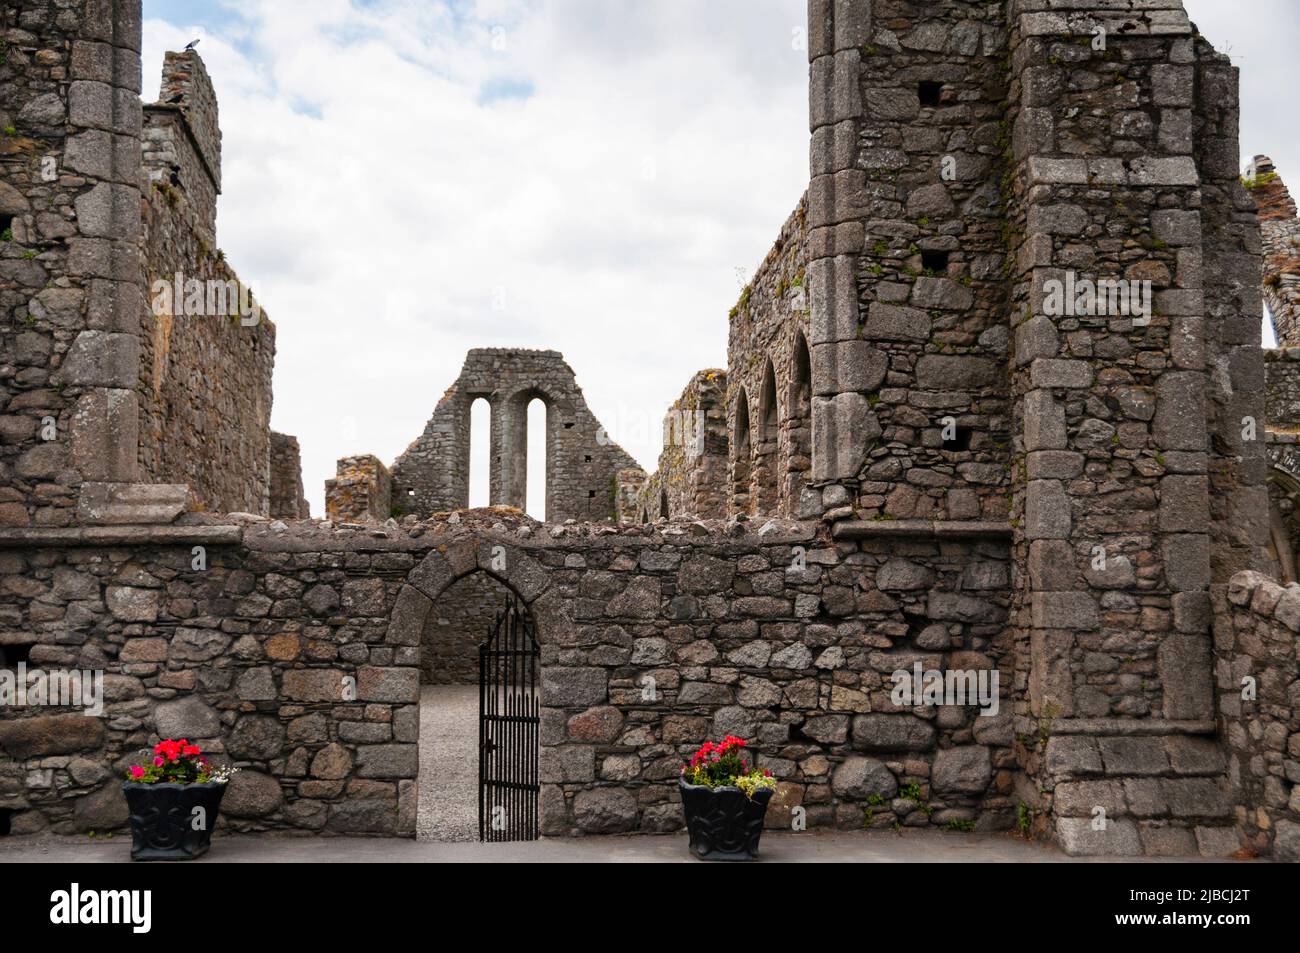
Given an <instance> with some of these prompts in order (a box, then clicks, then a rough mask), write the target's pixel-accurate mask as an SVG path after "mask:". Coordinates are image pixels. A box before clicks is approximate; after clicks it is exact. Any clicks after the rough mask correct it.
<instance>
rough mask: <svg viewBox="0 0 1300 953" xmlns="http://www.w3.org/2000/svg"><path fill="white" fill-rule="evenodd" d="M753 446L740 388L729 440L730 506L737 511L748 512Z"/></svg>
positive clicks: (746, 407) (747, 402) (747, 400)
mask: <svg viewBox="0 0 1300 953" xmlns="http://www.w3.org/2000/svg"><path fill="white" fill-rule="evenodd" d="M752 456H753V447H752V446H751V443H750V438H749V398H748V397H747V396H746V395H745V389H744V388H743V387H742V388H741V389H740V396H739V397H738V398H737V399H736V423H735V436H734V438H733V439H732V441H731V484H732V491H731V492H732V508H733V509H734V510H735V511H736V512H737V513H748V512H750V505H749V504H750V485H749V477H750V473H751V472H752V467H753V460H752V459H751V457H752Z"/></svg>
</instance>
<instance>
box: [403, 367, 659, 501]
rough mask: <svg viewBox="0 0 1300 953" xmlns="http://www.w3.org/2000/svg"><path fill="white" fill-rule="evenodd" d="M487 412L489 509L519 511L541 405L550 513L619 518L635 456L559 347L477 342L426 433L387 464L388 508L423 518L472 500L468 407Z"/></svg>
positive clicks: (524, 491) (524, 498) (524, 496)
mask: <svg viewBox="0 0 1300 953" xmlns="http://www.w3.org/2000/svg"><path fill="white" fill-rule="evenodd" d="M479 399H483V400H486V401H487V402H488V404H489V406H490V408H491V414H492V434H491V447H492V449H491V473H490V476H489V486H490V488H491V498H490V502H491V505H493V506H510V507H514V508H515V509H519V510H522V509H523V508H524V505H525V503H526V501H527V494H528V405H529V404H530V403H531V402H532V401H533V400H535V399H536V400H541V401H542V402H543V403H545V405H546V515H547V519H548V520H550V521H551V522H563V521H564V520H566V519H579V520H611V519H613V518H614V517H615V506H616V500H617V496H618V473H619V471H621V470H624V469H629V468H635V467H636V466H637V464H636V461H635V460H633V459H632V458H631V457H630V456H628V455H627V454H626V453H625V452H624V451H623V449H622V448H621V447H619V446H618V444H616V443H614V441H613V440H612V439H611V438H610V437H609V435H608V434H607V433H606V432H605V429H604V428H603V427H602V426H601V425H600V422H599V421H597V420H596V418H595V417H594V416H592V413H591V411H590V410H589V409H588V408H587V402H586V400H584V399H583V396H582V389H581V388H579V387H578V384H577V381H576V380H575V379H574V376H573V370H572V368H570V367H569V365H568V364H566V363H565V361H564V357H563V356H562V355H561V354H559V353H558V352H557V351H528V350H520V349H508V348H476V349H475V350H472V351H470V352H469V355H468V356H467V357H466V358H465V366H464V368H462V370H461V372H460V377H459V378H457V380H456V383H454V384H453V385H452V386H451V387H450V388H449V389H448V390H447V393H446V394H444V395H443V397H442V400H440V401H439V402H438V407H437V409H436V410H435V411H434V414H433V417H432V418H430V420H429V423H428V425H427V426H426V427H425V429H424V433H423V434H422V435H421V436H420V438H419V439H418V440H416V441H415V442H414V443H412V444H411V446H410V447H408V448H407V450H406V452H405V453H403V454H402V455H401V456H400V457H398V458H397V462H396V463H394V464H393V505H394V506H395V507H398V508H399V509H400V510H401V512H402V513H413V514H416V515H420V516H429V515H432V514H434V513H439V512H448V511H450V510H455V509H464V508H465V507H467V506H469V461H470V408H471V406H472V405H473V403H474V401H476V400H479Z"/></svg>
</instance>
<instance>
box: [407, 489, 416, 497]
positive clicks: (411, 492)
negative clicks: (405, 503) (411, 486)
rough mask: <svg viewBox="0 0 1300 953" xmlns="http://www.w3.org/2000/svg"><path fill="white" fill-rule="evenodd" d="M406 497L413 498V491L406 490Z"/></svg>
mask: <svg viewBox="0 0 1300 953" xmlns="http://www.w3.org/2000/svg"><path fill="white" fill-rule="evenodd" d="M406 495H407V496H415V491H414V490H407V491H406Z"/></svg>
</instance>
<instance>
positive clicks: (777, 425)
mask: <svg viewBox="0 0 1300 953" xmlns="http://www.w3.org/2000/svg"><path fill="white" fill-rule="evenodd" d="M780 441H781V413H780V401H779V400H778V399H777V387H776V366H775V365H774V364H773V363H772V359H771V358H770V357H769V358H768V359H767V365H766V366H765V367H764V368H763V383H762V388H761V390H760V391H759V398H758V427H757V428H756V429H755V433H754V475H753V481H754V488H753V491H752V494H751V498H752V500H753V507H752V511H753V512H754V513H756V514H760V515H772V514H775V513H776V510H777V457H778V453H777V450H778V447H779V446H780Z"/></svg>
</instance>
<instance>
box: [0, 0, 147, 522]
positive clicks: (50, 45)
mask: <svg viewBox="0 0 1300 953" xmlns="http://www.w3.org/2000/svg"><path fill="white" fill-rule="evenodd" d="M0 18H3V19H2V20H0V37H2V38H3V40H4V44H5V45H4V50H3V56H2V57H0V129H3V130H5V131H4V133H3V135H0V347H2V349H3V352H4V354H5V355H6V359H5V361H4V362H3V363H2V364H0V524H4V525H7V526H26V525H29V524H31V525H43V526H62V525H67V524H69V523H70V522H71V521H72V519H73V511H74V509H75V507H76V505H77V501H78V497H79V493H80V487H81V485H82V484H83V483H95V482H98V483H130V482H134V481H135V480H137V479H138V474H139V464H138V460H137V452H136V449H137V443H138V431H139V420H140V410H139V398H138V396H137V393H136V389H137V385H138V383H139V379H140V359H139V341H138V338H137V335H136V330H137V325H138V321H139V318H138V315H139V313H140V310H141V308H142V307H143V295H142V288H141V284H142V282H141V273H142V268H141V261H140V248H139V244H138V242H139V236H140V129H141V106H140V97H139V92H140V3H139V0H112V2H94V3H91V2H89V0H78V2H73V3H63V4H57V5H56V4H54V3H25V4H21V5H17V4H12V3H9V4H5V5H4V6H3V7H0Z"/></svg>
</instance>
